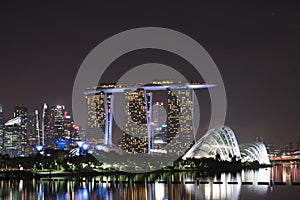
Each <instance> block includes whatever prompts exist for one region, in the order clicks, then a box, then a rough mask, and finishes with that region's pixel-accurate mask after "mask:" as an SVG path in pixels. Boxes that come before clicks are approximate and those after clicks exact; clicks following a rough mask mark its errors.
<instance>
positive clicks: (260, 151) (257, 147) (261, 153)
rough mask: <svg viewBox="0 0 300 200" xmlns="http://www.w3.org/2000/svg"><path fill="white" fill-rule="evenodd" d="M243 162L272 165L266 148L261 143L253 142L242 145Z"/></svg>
mask: <svg viewBox="0 0 300 200" xmlns="http://www.w3.org/2000/svg"><path fill="white" fill-rule="evenodd" d="M240 151H241V156H242V161H243V162H246V161H258V162H259V164H261V165H262V164H264V165H270V164H271V163H270V160H269V156H268V152H267V149H266V146H265V145H264V144H263V143H261V142H252V143H247V144H241V145H240Z"/></svg>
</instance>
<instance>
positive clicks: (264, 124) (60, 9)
mask: <svg viewBox="0 0 300 200" xmlns="http://www.w3.org/2000/svg"><path fill="white" fill-rule="evenodd" d="M299 9H300V5H297V4H292V3H286V4H271V3H262V2H260V3H251V4H250V3H249V4H236V3H229V2H227V1H226V3H225V2H224V3H218V4H177V3H164V4H162V3H158V4H133V3H132V4H127V3H126V4H125V3H123V4H118V5H114V4H109V5H107V4H100V3H98V4H76V3H71V1H70V2H69V3H61V2H60V3H52V4H37V3H27V2H26V3H25V2H24V3H11V4H8V3H3V2H1V3H0V30H1V31H0V55H1V56H0V94H1V95H0V103H2V104H3V109H4V114H5V117H6V119H9V118H11V117H12V114H13V108H14V106H15V105H24V106H27V107H28V108H29V111H33V109H35V108H38V109H40V110H41V109H42V105H43V103H44V102H47V103H48V104H50V105H56V104H64V105H65V106H66V108H67V110H69V111H70V113H71V110H72V109H71V108H72V89H73V82H74V79H75V76H76V73H77V70H78V69H79V67H80V65H81V63H82V61H83V60H84V58H85V57H86V56H87V55H88V53H89V52H90V51H91V50H92V49H93V48H94V47H95V46H97V45H98V44H99V43H101V42H102V41H103V40H105V39H106V38H108V37H110V36H112V35H114V34H117V33H119V32H121V31H125V30H128V29H132V28H138V27H148V26H154V27H165V28H170V29H174V30H177V31H180V32H182V33H184V34H186V35H188V36H190V37H192V38H193V39H195V40H196V41H197V42H199V43H200V44H201V45H202V46H203V47H204V48H205V49H206V50H207V51H208V53H209V54H210V56H211V57H212V59H213V60H214V62H215V63H216V65H217V66H218V68H219V70H220V72H221V75H222V77H223V81H224V84H225V87H226V92H227V100H228V102H227V119H226V124H227V125H229V126H230V127H231V128H232V129H233V130H234V131H235V133H236V136H237V138H238V140H239V142H240V143H241V142H250V141H253V140H255V138H256V137H257V136H262V137H263V138H264V140H265V141H266V142H268V143H277V144H283V143H289V142H291V141H300V134H299V131H298V129H299V128H298V126H297V125H298V123H299V122H300V121H299V119H300V104H299V102H300V93H299V89H298V88H299V85H300V78H299V75H300V68H299V67H300V54H299V53H300V12H299ZM166 54H167V53H165V54H164V53H162V54H159V53H157V52H155V53H151V56H152V58H151V59H149V60H153V59H154V60H156V61H160V62H162V63H166V64H169V65H170V66H171V65H172V63H174V65H176V63H177V64H178V63H179V62H181V61H178V62H176V58H174V56H173V58H172V56H169V55H166ZM137 55H139V52H137ZM137 55H136V56H132V55H127V57H126V56H125V57H124V58H120V59H121V60H122V59H123V61H126V65H127V66H134V64H135V63H136V62H137V61H136V59H137V60H144V61H147V58H149V55H148V57H147V52H144V53H143V54H140V56H141V57H138V56H137ZM162 55H165V56H166V57H163V56H162ZM121 60H119V61H116V63H115V64H114V66H111V67H112V68H110V69H111V70H110V71H111V72H108V73H107V77H106V80H107V81H109V80H110V79H109V77H110V73H113V72H114V71H118V67H119V68H120V67H121V65H122V62H121ZM124 63H125V62H123V64H124ZM138 63H139V64H141V63H140V62H138ZM111 77H112V81H114V80H113V79H114V78H113V77H114V76H113V75H112V74H111ZM202 129H203V130H204V129H205V128H202ZM200 134H201V133H200ZM202 134H203V133H202Z"/></svg>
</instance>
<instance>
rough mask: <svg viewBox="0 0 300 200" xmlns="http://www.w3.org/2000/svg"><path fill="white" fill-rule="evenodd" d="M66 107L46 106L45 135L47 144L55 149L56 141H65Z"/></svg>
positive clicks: (44, 116) (44, 118) (44, 117)
mask: <svg viewBox="0 0 300 200" xmlns="http://www.w3.org/2000/svg"><path fill="white" fill-rule="evenodd" d="M64 114H65V106H63V105H57V106H52V107H48V106H46V108H45V110H44V114H43V125H44V127H43V134H44V137H45V144H46V145H47V146H48V147H52V148H55V147H56V144H55V140H61V139H64V116H65V115H64Z"/></svg>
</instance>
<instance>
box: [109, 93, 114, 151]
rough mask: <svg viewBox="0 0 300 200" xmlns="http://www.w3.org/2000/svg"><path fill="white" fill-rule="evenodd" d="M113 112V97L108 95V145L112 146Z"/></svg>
mask: <svg viewBox="0 0 300 200" xmlns="http://www.w3.org/2000/svg"><path fill="white" fill-rule="evenodd" d="M113 110H114V95H113V94H111V95H110V109H109V131H108V144H109V145H112V128H113V113H114V112H113Z"/></svg>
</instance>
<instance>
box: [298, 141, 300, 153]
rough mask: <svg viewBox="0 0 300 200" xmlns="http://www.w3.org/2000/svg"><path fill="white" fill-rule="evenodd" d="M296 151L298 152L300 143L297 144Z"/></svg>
mask: <svg viewBox="0 0 300 200" xmlns="http://www.w3.org/2000/svg"><path fill="white" fill-rule="evenodd" d="M297 151H300V142H297Z"/></svg>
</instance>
